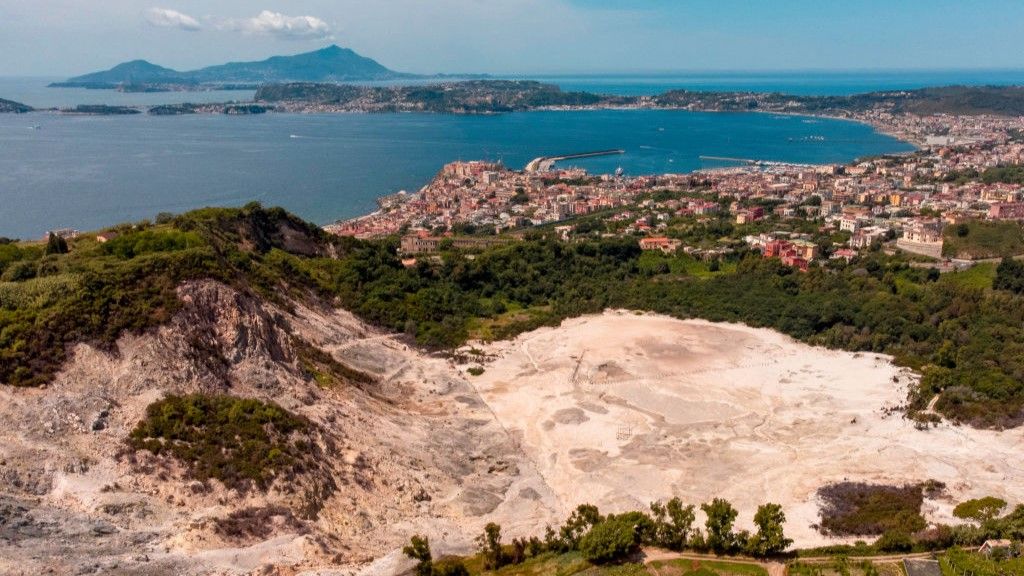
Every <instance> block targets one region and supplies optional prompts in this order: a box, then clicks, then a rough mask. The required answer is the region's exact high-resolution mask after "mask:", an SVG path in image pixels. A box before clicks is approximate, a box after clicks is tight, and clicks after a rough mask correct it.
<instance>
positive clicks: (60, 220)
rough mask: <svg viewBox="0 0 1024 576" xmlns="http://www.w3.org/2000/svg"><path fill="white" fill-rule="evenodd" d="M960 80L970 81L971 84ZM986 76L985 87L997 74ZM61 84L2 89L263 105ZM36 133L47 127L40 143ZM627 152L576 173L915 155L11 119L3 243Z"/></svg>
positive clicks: (287, 123) (583, 134)
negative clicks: (730, 161) (444, 173)
mask: <svg viewBox="0 0 1024 576" xmlns="http://www.w3.org/2000/svg"><path fill="white" fill-rule="evenodd" d="M958 74H959V75H958ZM986 74H987V75H986ZM539 79H540V80H545V81H550V82H554V83H557V84H559V85H561V86H563V87H564V88H566V89H573V90H590V91H595V92H606V93H619V94H646V93H650V94H654V93H658V92H662V91H664V90H666V89H671V88H687V89H705V90H720V89H729V90H755V91H783V92H791V93H808V94H810V93H814V94H821V93H834V94H843V93H852V92H863V91H868V90H876V89H900V88H914V87H920V86H928V85H944V84H957V83H959V84H971V83H973V84H1016V83H1024V74H1022V73H1019V72H998V73H997V72H991V73H985V74H982V73H971V74H967V73H929V75H917V76H915V75H913V74H906V75H903V76H893V75H891V74H889V75H887V74H882V75H878V74H875V75H866V74H861V75H850V74H845V75H842V74H841V75H822V74H817V75H815V74H811V75H808V74H801V75H793V74H790V75H786V74H778V75H766V74H747V75H723V74H711V75H707V74H705V75H676V76H665V75H662V76H586V77H583V76H577V77H565V76H561V77H547V78H545V77H541V78H539ZM52 80H53V79H39V78H36V79H0V98H7V99H11V100H17V101H21V102H25V103H27V104H30V105H32V106H36V107H59V106H72V105H75V104H79V103H91V104H98V103H106V104H124V105H154V104H160V103H170V102H183V101H224V100H228V99H236V100H244V99H247V98H251V93H247V92H226V93H220V92H203V93H162V94H120V93H116V92H111V91H93V90H78V89H53V88H46V84H47V83H48V82H50V81H52ZM36 128H38V129H36ZM607 148H621V149H624V150H625V151H626V153H625V154H624V155H621V156H609V157H601V158H592V159H587V160H577V161H573V164H574V165H577V166H581V167H583V168H586V169H588V170H590V171H591V172H593V173H607V172H612V171H614V170H616V169H617V168H619V167H621V168H623V170H624V171H625V172H626V173H627V174H633V175H638V174H655V173H666V172H675V173H681V172H689V171H692V170H695V169H700V168H704V167H717V166H721V164H716V165H711V164H708V163H706V162H704V161H702V160H701V158H700V157H701V156H728V157H739V158H751V159H761V160H776V161H785V162H797V163H809V164H817V163H831V162H848V161H851V160H854V159H856V158H858V157H862V156H866V155H873V154H879V153H897V152H905V151H909V150H911V149H912V147H911V146H910V145H908V144H906V143H903V142H900V141H897V140H895V139H893V138H891V137H888V136H885V135H882V134H879V133H877V132H875V131H874V130H873V129H871V128H870V127H867V126H864V125H860V124H857V123H852V122H845V121H838V120H821V119H814V118H804V117H794V116H779V115H772V114H753V113H751V114H746V113H736V114H731V113H730V114H714V113H695V112H677V111H650V110H648V111H625V110H615V111H587V112H528V113H517V114H506V115H498V116H475V117H467V116H451V115H423V114H387V115H359V114H339V115H293V114H268V115H263V116H249V117H226V116H185V117H149V116H146V115H138V116H128V117H70V116H60V115H57V114H54V113H49V112H40V113H33V114H26V115H11V114H2V115H0V236H7V237H17V238H38V237H40V236H42V235H43V234H44V233H45V231H47V230H50V229H53V228H62V227H73V228H78V229H80V230H92V229H97V228H101V227H104V226H108V225H111V224H114V223H117V222H122V221H129V220H138V219H142V218H152V217H153V216H154V215H155V214H157V213H158V212H162V211H171V212H182V211H186V210H189V209H192V208H197V207H201V206H235V205H241V204H244V203H246V202H249V201H252V200H258V201H260V202H263V203H264V204H266V205H281V206H284V207H285V208H288V209H289V210H292V211H294V212H296V213H297V214H299V215H300V216H303V217H305V218H307V219H309V220H312V221H314V222H317V223H320V224H326V223H329V222H331V221H334V220H337V219H341V218H348V217H352V216H356V215H359V214H363V213H366V212H368V211H371V210H373V209H374V208H375V202H374V200H375V199H376V198H377V197H378V196H381V195H384V194H389V193H392V192H395V191H398V190H408V191H415V190H418V189H419V188H420V187H421V186H423V185H424V184H426V183H427V182H428V181H429V180H430V179H431V178H432V177H433V175H434V174H436V173H437V171H438V170H439V169H440V168H441V167H442V166H443V165H444V164H445V163H447V162H450V161H453V160H458V159H463V160H470V159H489V160H501V161H503V162H505V164H506V165H507V166H509V167H512V168H521V167H522V166H523V165H525V164H526V163H527V162H528V161H529V160H531V159H533V158H535V157H537V156H547V155H562V154H571V153H576V152H582V151H590V150H596V149H607Z"/></svg>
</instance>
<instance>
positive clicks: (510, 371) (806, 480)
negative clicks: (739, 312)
mask: <svg viewBox="0 0 1024 576" xmlns="http://www.w3.org/2000/svg"><path fill="white" fill-rule="evenodd" d="M487 352H488V353H490V354H494V355H495V357H496V360H495V361H494V362H493V363H492V364H490V365H489V366H488V367H487V369H486V371H485V373H484V374H483V375H481V376H479V377H475V378H473V377H471V382H472V383H473V384H474V385H475V386H476V388H477V390H478V391H479V392H480V395H481V397H482V398H483V399H484V401H485V402H487V404H488V405H489V406H490V407H491V409H492V410H493V411H494V413H495V415H496V417H497V418H498V420H499V421H500V422H501V424H502V425H503V426H504V427H505V428H506V429H508V430H509V432H511V433H512V434H513V436H514V437H517V438H519V439H520V443H521V449H522V450H523V452H524V453H525V455H526V457H527V458H528V459H529V460H531V461H532V462H533V463H534V464H535V466H536V468H537V470H538V471H539V473H540V474H541V476H542V477H543V478H544V480H545V481H546V483H547V484H548V486H549V487H550V488H551V490H552V492H553V493H554V494H555V495H556V497H557V499H558V501H559V504H560V505H561V507H562V510H561V512H562V513H563V514H564V513H568V511H570V510H571V509H572V508H573V507H575V506H576V505H578V504H581V503H592V504H596V505H598V506H599V507H600V508H601V509H602V510H603V511H607V512H615V511H624V510H630V509H640V508H646V506H647V504H648V503H649V502H651V501H654V500H661V499H667V498H670V497H672V496H679V497H681V498H682V499H683V500H684V501H686V502H689V503H694V504H699V503H701V502H705V501H708V500H710V499H711V498H713V497H715V496H721V497H724V498H726V499H728V500H730V501H731V502H732V503H733V504H734V505H735V506H736V507H737V509H738V510H739V512H740V521H739V522H738V524H739V525H740V527H748V528H749V527H750V526H751V517H752V516H753V513H754V511H755V510H756V508H757V506H758V505H759V504H762V503H764V502H777V503H780V504H782V505H783V507H784V509H785V511H786V514H787V517H788V524H787V527H786V528H787V532H788V533H789V535H790V536H791V537H793V538H794V539H795V540H796V544H797V545H799V546H811V545H817V544H824V543H828V542H834V541H835V540H830V539H827V538H825V537H823V536H821V535H820V534H819V533H818V532H817V531H816V530H815V529H814V527H813V525H814V524H815V523H816V522H817V521H818V503H817V501H816V497H815V492H816V491H817V489H818V488H819V487H821V486H822V485H824V484H827V483H830V482H839V481H843V480H851V481H863V482H872V483H886V484H904V483H917V482H921V481H924V480H928V479H935V480H939V481H941V482H944V483H946V485H947V490H946V494H945V495H944V496H941V497H938V498H936V499H931V500H927V501H926V502H925V509H924V512H925V516H926V517H927V518H928V519H929V520H932V521H943V522H952V521H953V519H952V517H951V510H952V508H953V506H954V505H955V503H956V502H959V501H962V500H964V499H967V498H972V497H979V496H983V495H995V496H1000V497H1002V498H1005V499H1006V500H1008V501H1010V502H1014V503H1016V502H1021V501H1022V500H1024V477H1022V476H1021V473H1020V466H1019V462H1020V457H1021V453H1022V449H1024V432H1022V431H1021V430H1011V431H1005V432H995V431H981V430H972V429H969V428H966V427H957V426H953V425H951V424H948V423H943V424H940V425H939V426H938V427H936V428H933V429H929V430H918V429H916V428H915V426H914V424H913V422H911V421H909V420H907V419H905V418H904V417H903V416H902V412H900V411H899V410H896V409H897V408H899V407H900V406H901V405H902V404H903V403H904V402H905V400H906V397H907V391H908V387H909V386H911V385H913V384H914V383H916V381H917V377H916V375H915V374H913V373H912V372H910V371H908V370H905V369H901V368H899V367H897V366H894V365H893V364H892V362H891V359H890V358H888V357H886V356H881V355H875V354H853V353H849V352H840V351H833V350H826V349H822V348H815V347H811V346H807V345H805V344H802V343H799V342H796V341H794V340H792V339H791V338H788V337H786V336H784V335H781V334H779V333H776V332H773V331H770V330H763V329H754V328H749V327H745V326H741V325H733V324H714V323H710V322H704V321H696V320H686V321H682V320H676V319H672V318H668V317H663V316H656V315H651V314H635V313H632V312H623V311H610V312H606V313H604V314H601V315H595V316H587V317H583V318H577V319H574V320H568V321H566V322H564V323H563V324H562V325H561V326H560V327H557V328H544V329H540V330H537V331H534V332H531V333H528V334H524V335H521V336H520V337H518V338H517V339H515V340H512V341H507V342H499V343H495V344H493V345H490V346H489V347H488V350H487Z"/></svg>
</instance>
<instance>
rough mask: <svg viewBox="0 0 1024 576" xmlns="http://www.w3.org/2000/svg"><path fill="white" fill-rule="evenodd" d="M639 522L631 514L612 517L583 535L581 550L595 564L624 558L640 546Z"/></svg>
mask: <svg viewBox="0 0 1024 576" xmlns="http://www.w3.org/2000/svg"><path fill="white" fill-rule="evenodd" d="M638 524H639V523H638V521H637V519H636V518H634V517H632V516H630V515H626V514H623V515H621V516H614V517H610V518H608V519H606V520H605V521H604V522H601V523H599V524H597V525H596V526H594V527H593V528H591V529H590V531H589V532H587V533H586V535H584V536H583V538H582V539H581V540H580V552H581V553H582V554H583V557H584V558H586V559H587V560H588V561H590V562H593V563H595V564H605V563H608V562H615V561H617V560H622V559H623V558H625V557H627V556H629V555H630V554H632V553H633V552H635V551H636V550H637V548H638V546H639V543H640V538H639V535H638V533H637V532H638V528H639V526H638Z"/></svg>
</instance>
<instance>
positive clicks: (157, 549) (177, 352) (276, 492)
mask: <svg viewBox="0 0 1024 576" xmlns="http://www.w3.org/2000/svg"><path fill="white" fill-rule="evenodd" d="M179 296H180V298H181V300H182V301H183V302H184V306H183V308H182V310H181V311H180V312H179V313H178V314H177V316H176V317H175V318H174V319H173V321H171V322H170V323H168V324H167V325H165V326H163V327H160V328H158V329H155V330H153V331H151V332H148V333H145V334H142V335H130V336H125V337H123V338H121V340H120V341H119V342H118V346H117V350H116V353H114V354H110V353H106V352H103V351H100V350H97V349H95V348H92V347H89V346H86V345H80V346H78V347H77V348H76V349H75V350H74V354H73V359H72V360H71V361H70V362H68V363H67V365H66V366H65V368H64V370H63V371H62V372H61V373H60V374H59V376H58V377H57V379H56V380H55V381H54V383H53V384H52V385H50V386H48V387H46V388H41V389H12V388H7V387H3V388H0V417H2V419H3V421H4V422H5V423H6V426H4V427H3V428H2V429H0V481H2V486H3V488H2V489H0V573H4V574H8V573H11V574H42V573H47V572H50V573H59V574H74V573H90V572H102V573H122V574H136V573H137V574H209V573H249V572H254V571H257V570H262V569H264V568H267V567H274V569H276V570H278V571H279V572H280V573H291V572H295V571H299V570H312V571H313V572H314V573H316V572H317V571H320V570H324V571H334V570H338V569H341V568H345V569H347V570H350V571H353V572H354V571H356V570H358V569H359V567H360V566H365V564H366V563H367V562H369V561H370V560H372V559H374V558H377V559H378V562H377V563H376V564H374V565H373V566H372V567H370V568H368V570H370V571H372V573H387V572H388V571H396V570H398V569H400V568H401V567H402V566H403V563H402V562H401V561H400V560H399V558H400V555H399V554H397V553H395V550H396V549H397V548H398V547H399V546H400V545H401V544H402V543H404V542H405V541H406V540H407V539H408V537H409V536H410V535H411V534H413V533H417V532H419V533H426V534H429V535H430V536H431V539H432V541H434V542H438V543H441V542H444V543H445V544H444V545H447V546H453V547H456V548H458V547H465V546H468V545H469V543H470V542H471V538H472V536H473V535H474V534H475V533H476V532H477V531H478V530H479V529H480V527H481V526H482V525H483V524H484V523H486V522H487V521H490V520H497V521H500V522H502V523H503V525H504V526H505V527H506V529H507V530H508V532H509V533H512V534H514V533H516V532H517V529H518V530H519V531H522V532H532V531H534V528H535V527H536V526H537V525H538V524H541V525H542V524H543V522H545V521H548V520H550V517H551V515H552V511H553V510H554V509H555V508H557V505H556V502H555V501H554V497H553V496H552V495H551V491H550V490H549V489H548V488H547V487H546V485H545V484H544V482H543V481H542V480H541V479H540V477H539V476H538V475H537V474H536V472H535V471H533V468H532V466H531V465H530V463H529V462H528V461H526V460H525V459H524V458H523V457H522V456H521V454H520V452H519V450H518V448H517V445H516V442H515V439H514V438H512V437H510V436H509V435H508V434H507V433H506V432H505V431H504V430H503V429H502V428H501V426H500V425H499V424H498V423H497V422H496V420H495V418H494V416H493V414H491V412H490V411H489V410H488V408H487V406H486V405H485V404H484V403H483V402H482V401H481V400H480V398H479V396H478V395H477V394H476V392H475V390H474V389H473V388H472V386H470V385H469V384H468V383H467V382H466V381H465V380H464V379H463V378H462V377H461V376H460V375H459V374H458V372H456V371H455V370H454V369H453V367H452V366H451V365H450V364H449V362H448V361H447V360H445V359H442V358H435V357H428V356H426V355H424V354H422V353H420V352H418V351H416V350H412V349H410V348H408V347H407V346H406V345H405V344H403V343H402V342H400V341H399V340H397V339H395V338H394V337H392V336H389V335H386V334H383V333H380V332H378V331H376V330H375V329H372V328H370V327H368V326H366V325H364V324H363V323H361V322H360V321H358V320H357V319H355V318H354V317H353V316H351V315H350V314H348V313H346V312H344V311H338V310H331V309H313V308H310V307H307V306H304V305H301V304H293V305H290V306H289V309H285V308H284V307H281V306H275V305H271V304H268V303H267V302H265V301H263V300H261V299H258V298H256V297H253V296H250V295H247V294H243V293H240V292H238V291H236V290H234V289H231V288H228V287H226V286H224V285H222V284H218V283H215V282H211V281H203V282H193V283H188V284H185V285H183V286H181V288H180V289H179ZM309 350H314V351H317V352H318V353H320V354H325V355H326V356H324V357H329V358H332V359H333V362H336V363H337V364H336V365H335V366H342V367H344V368H345V370H343V371H342V372H341V373H340V375H338V376H337V377H335V378H331V379H326V380H325V379H323V378H317V377H316V375H314V374H312V373H311V372H310V370H309V363H308V362H307V361H306V360H307V358H306V357H307V356H308V355H309ZM349 370H351V371H352V372H349ZM353 373H363V374H366V375H369V376H370V378H369V379H366V380H365V381H362V382H354V381H352V380H351V379H350V378H349V377H348V376H346V375H349V374H353ZM325 382H326V383H325ZM190 393H205V394H227V395H232V396H238V397H246V398H257V399H260V400H263V401H268V402H275V403H277V404H279V405H280V406H282V407H283V408H285V409H286V410H288V411H290V412H292V413H294V414H297V415H301V416H303V417H305V418H307V419H309V420H310V421H311V422H312V423H314V424H315V426H316V430H317V432H316V434H315V435H314V436H312V440H311V442H314V443H315V444H316V446H315V448H316V449H317V450H318V451H319V452H320V453H322V457H321V458H318V460H322V462H319V464H318V465H317V466H314V467H310V469H307V470H305V471H304V472H303V474H301V475H299V477H297V478H295V479H293V480H289V481H288V482H282V481H278V482H276V483H275V484H274V485H273V486H271V488H270V489H268V490H266V491H254V492H249V493H246V494H240V493H238V492H237V491H235V490H228V489H227V488H225V487H224V486H223V485H220V484H219V483H218V482H217V481H210V482H206V483H201V482H198V481H196V480H194V479H190V478H189V477H188V475H187V474H185V473H184V472H183V470H181V469H175V467H173V466H167V465H166V464H164V465H157V464H156V463H155V462H154V461H153V459H152V458H148V457H147V453H146V452H145V451H143V452H141V453H138V454H134V453H129V452H130V451H127V449H126V442H125V439H126V438H127V437H128V435H129V433H130V432H131V430H132V429H133V428H134V427H135V425H136V424H137V423H138V422H139V420H140V419H141V418H142V417H143V416H144V414H145V410H146V407H147V406H148V405H150V404H151V403H153V402H154V401H157V400H159V399H160V398H162V397H164V396H165V395H167V394H190ZM311 449H312V448H311ZM325 485H330V486H331V487H332V489H331V490H320V489H318V487H319V488H322V487H323V486H325ZM311 495H312V496H311ZM522 495H525V496H522ZM311 497H313V498H316V497H319V498H320V500H319V501H317V502H316V509H317V511H316V513H315V514H313V515H312V516H311V517H309V518H305V517H303V516H302V515H301V514H300V513H299V512H300V511H301V510H302V509H303V508H302V507H303V506H305V505H308V503H309V499H310V498H311ZM513 511H514V514H513ZM225 527H227V528H225ZM389 555H390V556H389ZM381 557H384V559H383V560H381V559H380V558H381ZM332 573H337V572H332ZM342 573H345V572H342Z"/></svg>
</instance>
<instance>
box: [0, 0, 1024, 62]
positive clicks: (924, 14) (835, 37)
mask: <svg viewBox="0 0 1024 576" xmlns="http://www.w3.org/2000/svg"><path fill="white" fill-rule="evenodd" d="M1022 31H1024V1H1022V0H970V1H967V0H956V1H953V0H847V1H838V0H618V1H615V0H0V54H2V55H3V57H2V58H0V76H55V77H63V76H70V75H77V74H82V73H86V72H92V71H96V70H100V69H106V68H109V67H111V66H113V65H115V64H118V63H120V62H123V61H127V60H133V59H137V58H142V59H146V60H149V61H151V62H154V63H157V64H160V65H164V66H168V67H171V68H175V69H178V70H188V69H195V68H200V67H203V66H207V65H212V64H220V63H223V62H228V61H240V60H257V59H263V58H266V57H269V56H273V55H278V54H295V53H299V52H306V51H309V50H315V49H317V48H322V47H324V46H326V45H329V44H338V45H341V46H345V47H349V48H352V49H354V50H356V51H357V52H359V53H361V54H363V55H366V56H369V57H372V58H374V59H376V60H378V61H379V62H381V63H382V64H384V65H385V66H388V67H389V68H392V69H395V70H400V71H406V72H416V73H424V74H428V73H438V72H446V73H491V74H567V73H583V74H588V73H623V72H633V73H654V72H671V71H710V70H719V71H725V70H743V71H757V70H812V69H813V70H823V69H827V70H854V69H856V70H879V69H1008V68H1012V69H1022V68H1024V33H1022Z"/></svg>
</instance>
